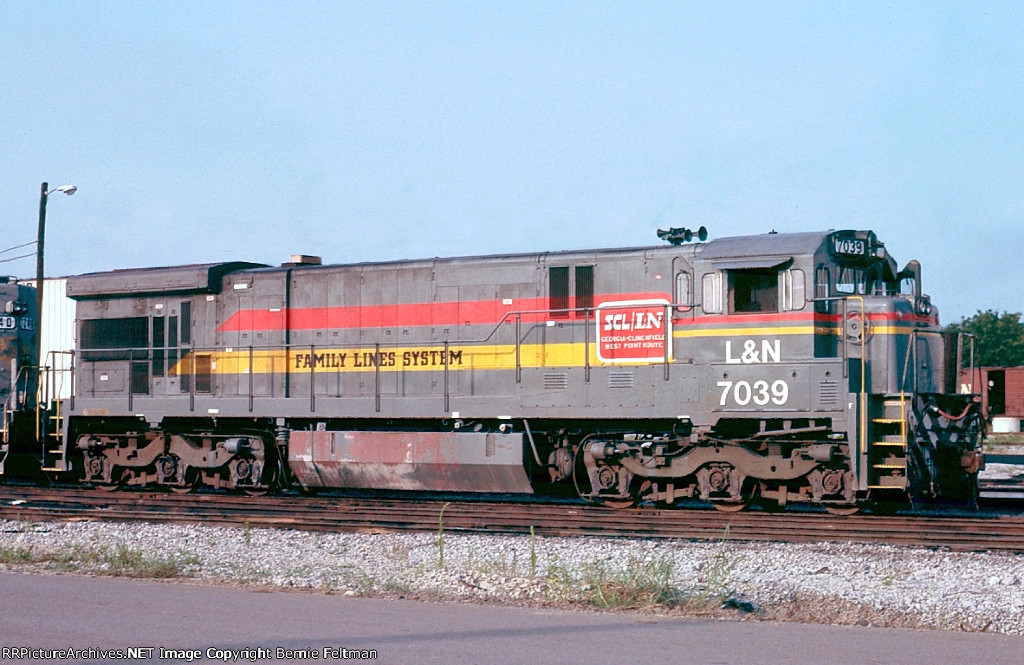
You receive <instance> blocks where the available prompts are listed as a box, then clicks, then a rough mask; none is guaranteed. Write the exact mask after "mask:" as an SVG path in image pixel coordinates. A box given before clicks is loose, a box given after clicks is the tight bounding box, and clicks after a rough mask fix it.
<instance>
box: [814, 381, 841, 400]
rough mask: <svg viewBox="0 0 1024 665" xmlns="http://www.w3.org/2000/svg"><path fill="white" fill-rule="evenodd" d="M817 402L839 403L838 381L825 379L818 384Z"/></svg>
mask: <svg viewBox="0 0 1024 665" xmlns="http://www.w3.org/2000/svg"><path fill="white" fill-rule="evenodd" d="M818 403H819V404H821V405H822V406H829V405H833V406H834V405H836V404H839V382H838V381H836V380H834V379H825V380H823V381H822V382H821V383H819V384H818Z"/></svg>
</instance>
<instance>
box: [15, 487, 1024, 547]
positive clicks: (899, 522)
mask: <svg viewBox="0 0 1024 665" xmlns="http://www.w3.org/2000/svg"><path fill="white" fill-rule="evenodd" d="M0 517H3V518H7V519H11V520H53V519H57V520H82V519H97V520H114V521H136V520H137V521H148V522H163V523H167V522H178V523H203V524H221V525H236V526H242V525H249V526H260V527H268V528H284V529H302V530H316V531H358V532H370V533H374V532H394V531H401V530H419V531H439V530H444V531H445V532H457V533H511V534H523V533H531V532H532V533H535V534H536V535H539V536H602V537H624V538H626V537H628V538H666V539H687V540H721V539H723V538H729V539H731V540H741V541H743V540H745V541H774V542H859V543H879V544H890V545H908V546H918V547H931V548H948V549H950V550H956V551H986V550H988V551H1003V552H1024V513H1021V512H1020V509H1019V508H1015V509H1014V511H1013V512H1012V513H1009V514H1008V513H1006V512H1003V513H995V512H982V513H975V514H967V513H957V514H952V513H947V514H938V513H936V514H907V515H902V514H901V515H895V516H881V515H855V516H847V517H837V516H833V515H828V514H825V513H819V512H797V511H787V512H783V513H768V512H761V511H756V510H752V511H748V512H742V513H723V512H718V511H715V510H710V509H681V510H675V509H673V510H663V509H655V508H635V509H628V510H612V509H609V508H605V507H600V506H592V505H586V504H583V503H579V502H574V501H573V502H561V503H551V502H545V503H542V502H526V503H524V502H521V501H517V502H511V501H496V500H486V499H472V500H464V498H463V497H460V498H459V499H458V500H456V499H454V498H453V499H451V500H444V499H438V498H436V497H431V498H421V497H402V498H394V497H381V498H366V497H359V498H355V497H346V496H315V497H306V496H281V497H262V498H259V499H253V498H251V497H244V496H234V495H226V494H192V495H177V494H164V493H156V492H147V491H123V492H114V493H110V492H101V491H95V490H85V489H56V490H55V489H44V488H35V487H27V486H18V485H0Z"/></svg>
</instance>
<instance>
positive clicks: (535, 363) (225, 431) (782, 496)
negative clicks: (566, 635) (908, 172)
mask: <svg viewBox="0 0 1024 665" xmlns="http://www.w3.org/2000/svg"><path fill="white" fill-rule="evenodd" d="M659 235H660V236H662V237H663V238H664V239H666V240H668V243H666V244H664V245H660V246H651V247H639V248H621V249H599V250H588V251H558V252H544V253H530V254H505V255H492V256H476V257H461V258H434V259H425V260H406V261H393V262H377V263H354V264H344V265H322V264H321V261H320V260H319V259H318V258H317V257H310V256H302V255H297V256H293V257H292V260H291V261H290V262H289V263H286V264H283V265H281V266H267V265H260V264H253V263H245V262H231V263H215V264H202V265H186V266H177V267H165V268H145V269H126V270H114V271H111V272H102V273H93V274H87V275H81V276H78V277H72V278H69V279H68V281H67V293H68V295H69V296H70V297H72V298H74V299H76V301H77V322H76V326H77V331H76V340H77V341H76V348H75V349H74V361H73V363H72V369H71V372H72V374H73V376H72V380H73V396H72V397H71V398H70V399H68V400H66V401H65V402H64V403H62V404H61V405H60V413H59V414H58V415H57V416H54V415H53V414H51V415H50V418H49V421H50V423H51V425H52V426H51V427H50V429H51V431H49V432H47V434H48V436H47V437H46V442H44V443H42V444H40V447H39V450H38V458H39V460H40V464H41V466H42V467H43V468H45V469H47V470H48V472H49V473H54V474H66V475H70V476H72V477H74V478H77V479H79V480H81V481H84V482H86V483H91V484H94V485H97V486H101V487H108V488H117V487H120V486H124V485H147V486H148V485H153V486H163V487H167V488H169V489H172V490H176V491H190V490H192V489H194V488H197V487H202V486H206V487H214V488H226V489H232V490H240V491H245V492H249V493H253V494H260V493H264V492H267V491H273V490H278V489H281V488H286V487H293V488H301V489H303V490H308V491H316V490H319V489H326V488H368V489H390V490H421V491H456V492H498V493H534V492H541V491H547V490H549V489H552V484H554V485H558V484H564V485H565V486H566V487H569V488H574V489H575V491H576V492H578V493H579V495H580V496H581V497H583V498H584V499H587V500H589V501H593V502H597V503H602V504H607V505H610V506H632V505H636V504H638V503H644V504H647V503H653V504H658V505H672V504H677V503H680V502H683V501H688V500H700V501H704V502H710V503H711V504H713V505H714V506H715V507H716V508H719V509H722V510H737V509H741V508H743V507H744V506H747V505H749V504H751V503H752V502H755V501H757V502H759V503H764V504H767V505H771V506H773V507H778V506H786V505H787V504H790V503H794V502H800V503H810V504H815V505H819V506H822V507H824V508H826V509H828V510H830V511H832V512H836V513H843V512H852V511H855V510H857V509H859V508H861V507H863V506H864V505H866V504H869V503H871V502H877V501H879V500H885V501H888V500H891V499H893V498H896V499H898V500H901V501H907V500H909V501H912V502H922V501H932V500H942V501H953V502H958V503H967V504H970V503H971V502H973V501H974V499H975V497H976V494H977V484H978V470H979V468H980V466H981V465H982V463H983V457H982V455H981V453H980V445H981V440H980V439H981V435H982V420H981V417H980V410H979V408H978V400H977V396H974V395H963V394H958V393H957V391H956V386H955V382H954V380H955V377H957V376H958V373H959V370H960V366H961V365H962V361H963V359H964V357H965V355H964V353H963V351H962V349H963V348H964V344H963V340H950V339H946V338H944V336H943V334H942V332H941V329H940V327H939V321H938V312H937V310H936V309H935V308H934V307H933V306H932V304H931V302H930V299H929V298H928V296H926V295H924V294H923V292H922V286H921V269H920V265H919V264H918V263H917V262H916V261H911V262H909V263H907V264H906V265H905V267H903V268H902V269H898V268H897V264H896V262H895V260H894V259H893V257H892V256H891V255H890V254H889V252H888V250H887V249H886V247H885V245H884V244H883V243H882V242H881V241H879V240H878V238H877V237H876V235H875V233H873V232H871V231H852V230H846V231H827V232H816V233H790V234H783V233H774V232H772V233H769V234H765V235H757V236H743V237H729V238H720V239H714V240H710V241H706V242H702V241H700V240H703V239H704V238H705V237H706V232H704V231H703V229H702V230H701V232H699V233H698V234H697V240H698V241H697V242H693V243H688V242H685V241H687V240H690V239H691V238H692V236H693V235H694V234H693V233H692V232H690V231H688V230H685V229H671V230H669V231H664V232H659Z"/></svg>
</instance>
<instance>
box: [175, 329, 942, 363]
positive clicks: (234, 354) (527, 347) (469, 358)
mask: <svg viewBox="0 0 1024 665" xmlns="http://www.w3.org/2000/svg"><path fill="white" fill-rule="evenodd" d="M812 334H828V335H839V334H840V329H838V328H815V327H813V326H796V327H788V328H768V327H765V328H715V329H707V328H705V329H700V330H693V329H683V330H679V329H676V330H674V331H673V337H674V338H675V339H687V340H696V339H700V338H702V337H706V338H717V337H742V336H748V337H749V336H756V335H774V336H781V335H812ZM872 334H875V335H903V336H907V335H909V334H910V331H909V330H907V329H905V328H896V327H891V326H885V327H875V328H872ZM918 334H919V335H929V336H939V335H940V333H938V332H925V331H921V332H919V333H918ZM374 351H375V349H374V347H372V346H371V347H355V348H344V347H333V348H325V349H320V348H318V349H316V355H317V363H316V367H315V368H312V369H311V367H310V364H311V362H312V361H311V359H310V352H309V351H308V350H302V349H292V350H291V351H283V350H274V349H253V351H252V361H251V362H252V366H251V368H250V359H249V349H239V350H223V351H211V352H209V353H203V352H202V351H198V352H196V355H197V356H206V357H209V359H210V361H211V372H212V373H213V374H221V375H224V374H242V375H244V374H248V373H249V372H250V371H251V372H253V373H255V374H277V373H283V372H284V371H285V370H286V369H287V371H289V372H290V373H292V374H295V375H299V374H302V373H304V372H305V373H308V372H310V371H314V372H317V373H320V372H373V371H376V369H377V368H376V366H375V364H374V363H373V360H372V359H373V354H374ZM443 353H444V346H443V345H436V346H433V345H424V346H408V347H390V348H389V347H382V348H381V358H382V362H381V366H380V370H381V371H382V372H391V371H406V372H416V371H438V370H443V369H444V367H445V364H444V362H443V361H442V359H441V357H442V355H443ZM449 356H450V357H451V361H452V362H451V364H450V369H452V370H466V369H473V370H513V369H516V347H515V345H514V344H497V345H490V346H468V345H467V346H458V345H454V344H453V345H450V346H449ZM191 362H192V361H191V358H190V357H189V356H187V355H186V356H185V357H184V358H182V359H181V361H180V362H179V363H178V364H177V365H176V366H175V368H174V370H173V373H176V374H181V375H187V374H189V372H190V369H189V368H190V365H191ZM661 362H663V361H662V359H661V358H660V357H658V358H652V359H650V360H646V361H630V362H616V363H607V362H602V361H601V360H600V359H598V357H597V345H596V344H595V343H594V342H591V344H590V365H591V366H606V365H615V366H629V365H633V366H637V365H650V364H658V363H661ZM585 365H586V358H585V356H584V345H583V343H582V342H578V343H571V342H570V343H564V344H523V345H521V346H520V347H519V367H521V368H524V369H532V368H540V367H583V366H585Z"/></svg>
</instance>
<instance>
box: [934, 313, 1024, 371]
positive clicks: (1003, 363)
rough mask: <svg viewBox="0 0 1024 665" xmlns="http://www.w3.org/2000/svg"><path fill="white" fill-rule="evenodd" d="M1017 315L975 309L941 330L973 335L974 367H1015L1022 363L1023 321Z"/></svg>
mask: <svg viewBox="0 0 1024 665" xmlns="http://www.w3.org/2000/svg"><path fill="white" fill-rule="evenodd" d="M1020 318H1021V314H1020V312H1015V313H1012V314H1011V313H1009V312H1003V313H1002V314H1000V313H999V312H994V311H992V310H988V311H987V312H982V311H979V312H978V313H977V314H975V315H974V316H972V317H971V318H969V319H964V320H963V321H961V322H960V323H952V324H950V325H948V326H946V328H945V332H947V333H953V334H956V333H961V332H964V333H970V334H972V335H974V336H975V337H976V338H977V341H976V342H975V347H974V348H975V351H974V365H975V367H1016V366H1018V365H1024V323H1022V322H1021V320H1020ZM966 360H967V359H966V358H965V359H964V361H965V362H966Z"/></svg>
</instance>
